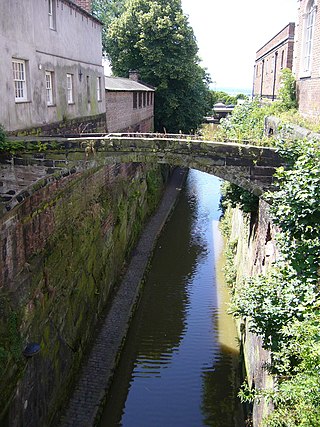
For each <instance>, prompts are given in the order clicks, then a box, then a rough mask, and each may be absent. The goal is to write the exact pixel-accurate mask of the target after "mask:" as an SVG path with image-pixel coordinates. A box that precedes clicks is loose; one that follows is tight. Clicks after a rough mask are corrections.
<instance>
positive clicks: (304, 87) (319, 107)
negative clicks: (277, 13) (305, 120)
mask: <svg viewBox="0 0 320 427" xmlns="http://www.w3.org/2000/svg"><path fill="white" fill-rule="evenodd" d="M298 3H299V12H298V22H297V26H296V41H295V55H294V74H295V76H296V79H297V94H298V103H299V111H300V113H301V114H302V115H305V116H309V117H317V116H318V115H319V114H320V9H319V6H318V10H317V12H316V17H315V28H314V36H313V48H312V62H311V71H310V73H308V75H306V74H304V73H303V68H302V60H303V44H304V27H305V22H304V14H305V12H306V8H307V5H308V0H300V1H299V2H298ZM316 3H317V2H316Z"/></svg>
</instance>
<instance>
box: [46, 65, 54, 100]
mask: <svg viewBox="0 0 320 427" xmlns="http://www.w3.org/2000/svg"><path fill="white" fill-rule="evenodd" d="M46 94H47V105H53V104H54V102H53V72H52V71H46Z"/></svg>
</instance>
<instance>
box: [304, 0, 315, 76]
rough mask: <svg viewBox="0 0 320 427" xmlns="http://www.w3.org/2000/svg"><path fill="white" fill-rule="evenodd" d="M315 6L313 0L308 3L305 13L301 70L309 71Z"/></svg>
mask: <svg viewBox="0 0 320 427" xmlns="http://www.w3.org/2000/svg"><path fill="white" fill-rule="evenodd" d="M315 15H316V6H315V3H314V0H311V1H310V2H309V4H308V7H307V11H306V15H305V33H304V34H305V36H304V51H303V53H304V55H303V72H304V73H309V72H310V71H311V54H312V45H313V33H314V24H315Z"/></svg>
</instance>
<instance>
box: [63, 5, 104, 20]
mask: <svg viewBox="0 0 320 427" xmlns="http://www.w3.org/2000/svg"><path fill="white" fill-rule="evenodd" d="M62 1H64V2H65V3H67V4H68V5H69V6H71V7H73V8H74V9H76V10H77V11H78V12H80V13H82V14H83V15H85V16H87V17H88V18H90V19H92V20H93V21H95V22H97V23H98V24H100V25H104V24H103V22H101V21H100V19H98V18H97V17H96V16H94V15H92V14H91V13H89V12H87V11H86V10H85V9H83V8H82V7H80V6H79V5H78V4H77V3H76V2H75V0H62Z"/></svg>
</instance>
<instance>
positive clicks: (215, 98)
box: [209, 90, 248, 108]
mask: <svg viewBox="0 0 320 427" xmlns="http://www.w3.org/2000/svg"><path fill="white" fill-rule="evenodd" d="M209 99H210V108H212V107H213V106H214V104H217V103H218V102H223V103H224V104H226V105H230V104H233V105H236V104H237V102H238V99H243V100H247V99H248V97H247V96H246V95H244V94H243V93H238V94H237V95H235V96H232V95H228V94H227V93H226V92H223V91H219V90H210V96H209Z"/></svg>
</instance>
